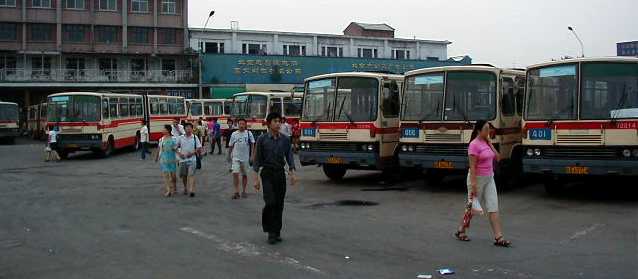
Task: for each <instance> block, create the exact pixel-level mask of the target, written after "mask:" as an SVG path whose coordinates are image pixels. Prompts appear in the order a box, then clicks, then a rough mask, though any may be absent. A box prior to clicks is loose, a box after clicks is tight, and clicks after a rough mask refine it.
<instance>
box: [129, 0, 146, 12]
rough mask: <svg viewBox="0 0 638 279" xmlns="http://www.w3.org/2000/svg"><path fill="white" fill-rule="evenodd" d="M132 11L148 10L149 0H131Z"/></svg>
mask: <svg viewBox="0 0 638 279" xmlns="http://www.w3.org/2000/svg"><path fill="white" fill-rule="evenodd" d="M131 11H133V12H138V13H146V12H148V0H131Z"/></svg>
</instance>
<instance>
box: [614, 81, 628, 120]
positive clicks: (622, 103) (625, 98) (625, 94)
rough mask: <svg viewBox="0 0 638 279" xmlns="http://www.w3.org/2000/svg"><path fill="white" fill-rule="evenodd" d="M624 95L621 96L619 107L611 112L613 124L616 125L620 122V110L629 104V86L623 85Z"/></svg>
mask: <svg viewBox="0 0 638 279" xmlns="http://www.w3.org/2000/svg"><path fill="white" fill-rule="evenodd" d="M622 91H623V92H622V95H621V96H620V100H619V101H618V105H616V107H615V108H614V109H613V110H612V111H611V112H612V113H610V118H611V122H612V123H616V122H617V121H618V114H619V112H618V111H619V110H620V109H622V108H623V107H624V106H625V103H626V102H627V85H626V84H623V89H622Z"/></svg>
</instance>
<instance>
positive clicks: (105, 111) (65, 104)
mask: <svg viewBox="0 0 638 279" xmlns="http://www.w3.org/2000/svg"><path fill="white" fill-rule="evenodd" d="M185 108H186V106H185V102H184V98H182V97H172V96H157V95H133V94H113V93H93V92H68V93H57V94H52V95H49V97H48V119H47V120H48V125H49V127H54V126H57V127H58V129H59V133H58V148H59V150H58V152H59V153H60V156H62V157H66V156H67V155H68V154H69V153H71V152H75V151H79V150H90V151H93V152H95V153H99V154H102V155H104V156H109V155H110V154H111V153H112V152H113V151H114V150H115V149H119V148H124V147H133V148H137V146H138V142H139V130H140V128H141V126H142V123H143V121H144V120H146V121H148V122H149V125H148V127H149V134H150V141H157V140H158V139H159V138H160V137H161V134H162V133H161V131H162V129H163V126H164V125H166V124H171V123H172V121H173V119H183V118H185V117H186V110H185Z"/></svg>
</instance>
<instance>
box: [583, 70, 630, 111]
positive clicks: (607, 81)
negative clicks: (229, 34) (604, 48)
mask: <svg viewBox="0 0 638 279" xmlns="http://www.w3.org/2000/svg"><path fill="white" fill-rule="evenodd" d="M581 69H582V93H581V94H582V95H581V101H580V102H581V109H580V114H581V115H580V117H581V119H595V120H598V119H610V118H612V119H613V118H638V64H635V63H631V64H630V63H611V62H600V63H598V62H597V63H583V64H582V66H581Z"/></svg>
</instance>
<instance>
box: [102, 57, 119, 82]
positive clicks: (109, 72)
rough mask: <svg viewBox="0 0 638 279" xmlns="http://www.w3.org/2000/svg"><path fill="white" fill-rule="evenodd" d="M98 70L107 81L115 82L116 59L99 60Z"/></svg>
mask: <svg viewBox="0 0 638 279" xmlns="http://www.w3.org/2000/svg"><path fill="white" fill-rule="evenodd" d="M98 69H99V70H100V75H102V76H104V77H106V78H107V79H108V80H109V81H114V80H117V59H115V58H100V59H99V60H98Z"/></svg>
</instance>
